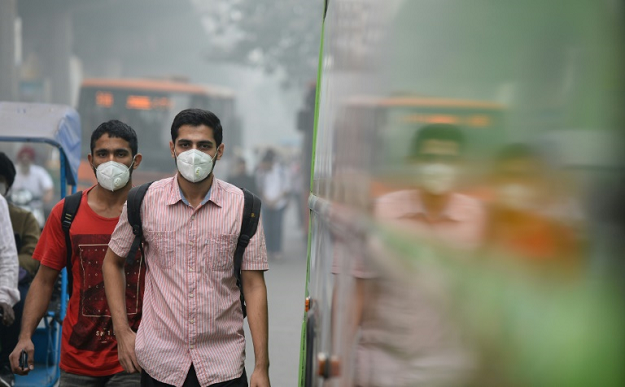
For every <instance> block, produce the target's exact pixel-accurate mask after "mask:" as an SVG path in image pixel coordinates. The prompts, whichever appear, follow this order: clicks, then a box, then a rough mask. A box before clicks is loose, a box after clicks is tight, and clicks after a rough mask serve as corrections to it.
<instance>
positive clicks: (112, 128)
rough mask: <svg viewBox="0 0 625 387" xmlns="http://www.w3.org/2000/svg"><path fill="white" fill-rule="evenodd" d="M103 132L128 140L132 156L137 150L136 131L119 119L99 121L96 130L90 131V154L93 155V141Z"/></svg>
mask: <svg viewBox="0 0 625 387" xmlns="http://www.w3.org/2000/svg"><path fill="white" fill-rule="evenodd" d="M105 134H108V135H109V137H117V138H121V139H122V140H126V141H128V144H129V145H130V150H131V151H132V155H133V156H134V155H136V154H137V152H138V151H139V145H138V142H137V133H135V131H134V129H133V128H131V127H130V126H128V125H127V124H124V123H123V122H121V121H118V120H110V121H106V122H103V123H101V124H100V126H98V127H97V128H96V130H94V131H93V133H91V155H93V149H94V148H95V142H96V141H98V140H99V139H100V137H102V136H103V135H105Z"/></svg>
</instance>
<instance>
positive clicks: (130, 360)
mask: <svg viewBox="0 0 625 387" xmlns="http://www.w3.org/2000/svg"><path fill="white" fill-rule="evenodd" d="M115 337H116V338H117V357H118V359H119V364H121V365H122V367H123V368H124V371H126V372H129V373H135V372H141V366H139V362H138V361H137V355H136V354H135V339H136V338H137V334H136V333H135V332H133V331H132V330H130V329H128V330H126V331H124V332H123V333H121V334H118V333H117V332H115Z"/></svg>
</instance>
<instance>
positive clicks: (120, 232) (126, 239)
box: [109, 203, 145, 257]
mask: <svg viewBox="0 0 625 387" xmlns="http://www.w3.org/2000/svg"><path fill="white" fill-rule="evenodd" d="M127 204H128V203H124V207H123V208H122V214H121V215H120V216H119V221H118V222H117V226H115V230H114V231H113V234H112V235H111V240H110V242H109V248H110V249H111V251H113V252H114V253H115V254H116V255H118V256H120V257H125V256H126V255H128V253H129V252H130V247H131V246H132V242H133V241H134V239H135V235H134V234H133V232H132V226H130V223H128V212H127V211H128V209H127ZM144 205H145V204H144V203H142V206H144Z"/></svg>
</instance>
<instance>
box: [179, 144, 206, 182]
mask: <svg viewBox="0 0 625 387" xmlns="http://www.w3.org/2000/svg"><path fill="white" fill-rule="evenodd" d="M174 155H175V152H174ZM215 157H217V154H215ZM214 160H215V158H211V157H210V156H209V155H207V154H206V153H204V152H200V151H199V150H197V149H191V150H188V151H185V152H182V153H181V154H179V155H177V156H176V167H178V171H179V172H180V174H181V175H182V177H184V178H185V179H187V180H188V181H190V182H192V183H197V182H198V181H202V180H204V179H206V178H207V177H208V175H210V173H211V172H212V171H213V164H214Z"/></svg>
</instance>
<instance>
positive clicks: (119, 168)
mask: <svg viewBox="0 0 625 387" xmlns="http://www.w3.org/2000/svg"><path fill="white" fill-rule="evenodd" d="M134 163H135V159H134V157H133V159H132V164H130V167H127V166H125V165H124V164H121V163H118V162H116V161H107V162H106V163H102V164H100V165H98V168H96V170H95V174H96V177H97V178H98V183H99V184H100V185H101V186H102V188H104V189H107V190H109V191H111V192H114V191H117V190H118V189H120V188H124V187H125V186H126V184H128V180H130V168H132V166H133V165H134Z"/></svg>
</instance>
